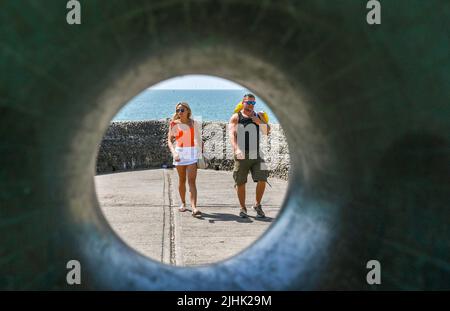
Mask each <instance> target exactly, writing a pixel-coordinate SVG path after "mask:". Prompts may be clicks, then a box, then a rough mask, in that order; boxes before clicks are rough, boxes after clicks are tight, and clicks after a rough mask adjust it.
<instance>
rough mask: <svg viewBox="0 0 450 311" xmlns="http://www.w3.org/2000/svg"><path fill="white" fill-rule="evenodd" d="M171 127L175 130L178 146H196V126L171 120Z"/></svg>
mask: <svg viewBox="0 0 450 311" xmlns="http://www.w3.org/2000/svg"><path fill="white" fill-rule="evenodd" d="M170 128H171V130H172V131H173V134H174V136H175V139H176V141H177V147H194V146H195V142H194V127H193V126H192V127H189V126H188V125H186V124H182V123H175V122H173V121H171V122H170Z"/></svg>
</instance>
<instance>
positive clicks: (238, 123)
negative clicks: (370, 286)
mask: <svg viewBox="0 0 450 311" xmlns="http://www.w3.org/2000/svg"><path fill="white" fill-rule="evenodd" d="M242 104H243V109H242V110H241V111H239V112H237V113H235V114H233V116H232V117H231V119H230V123H229V131H230V138H231V146H232V148H233V154H234V169H233V178H234V181H235V188H236V190H237V195H238V198H239V204H240V206H241V209H240V212H239V216H240V217H242V218H246V217H248V215H247V207H246V205H245V185H246V183H247V175H248V173H249V172H251V173H252V179H253V181H254V182H256V183H257V184H256V199H255V204H254V205H253V209H254V210H255V211H256V217H257V218H264V217H265V214H264V212H263V210H262V206H261V200H262V197H263V195H264V190H265V189H266V182H267V177H268V173H269V171H268V170H267V167H266V166H265V163H264V159H263V157H262V154H261V152H260V146H259V144H260V137H259V136H260V131H261V132H262V133H263V134H264V135H268V134H269V132H270V127H269V125H268V124H267V123H266V122H265V121H264V118H262V115H261V114H259V113H256V112H255V111H254V108H255V105H256V98H255V95H253V94H246V95H244V98H243V100H242Z"/></svg>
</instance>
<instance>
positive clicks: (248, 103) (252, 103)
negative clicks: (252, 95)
mask: <svg viewBox="0 0 450 311" xmlns="http://www.w3.org/2000/svg"><path fill="white" fill-rule="evenodd" d="M244 104H247V105H252V106H254V105H256V101H254V100H248V101H244Z"/></svg>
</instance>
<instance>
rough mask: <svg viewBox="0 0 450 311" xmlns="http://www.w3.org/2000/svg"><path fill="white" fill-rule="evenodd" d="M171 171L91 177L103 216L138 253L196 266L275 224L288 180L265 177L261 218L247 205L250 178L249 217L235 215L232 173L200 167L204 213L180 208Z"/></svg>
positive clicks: (200, 198) (227, 253)
mask: <svg viewBox="0 0 450 311" xmlns="http://www.w3.org/2000/svg"><path fill="white" fill-rule="evenodd" d="M177 177H178V176H177V173H176V171H175V170H172V169H151V170H140V171H128V172H119V173H112V174H104V175H97V176H96V177H95V183H96V191H97V196H98V199H99V201H100V205H101V207H102V211H103V214H104V215H105V217H106V219H107V220H108V221H109V223H110V224H111V226H112V228H113V230H114V231H115V232H116V233H118V235H119V236H120V237H121V238H122V239H123V240H124V241H125V242H126V243H127V244H128V245H129V246H131V247H132V248H134V249H135V250H137V251H138V252H140V253H142V254H144V255H146V256H148V257H150V258H152V259H154V260H157V261H160V262H163V263H166V264H173V265H177V266H195V265H204V264H209V263H212V262H217V261H220V260H224V259H226V258H229V257H231V256H233V255H235V254H237V253H239V252H240V251H241V250H243V249H245V248H246V247H247V246H249V245H250V244H252V243H253V242H254V241H255V240H256V239H257V238H258V237H259V236H261V234H263V232H264V231H265V230H266V229H267V228H268V227H269V226H270V225H271V223H273V222H274V221H275V219H276V216H277V214H278V212H279V210H280V207H281V204H282V202H283V199H284V195H285V192H286V188H287V182H286V181H284V180H281V179H277V178H269V183H270V184H271V185H272V187H270V186H269V185H267V187H266V192H265V196H264V198H263V202H262V203H263V209H264V211H265V213H266V218H265V219H257V218H255V216H256V212H255V211H254V210H253V209H251V206H252V204H253V202H254V197H255V186H256V184H255V183H253V181H252V180H251V175H249V176H248V180H249V182H248V183H247V200H246V202H247V209H248V214H249V216H250V217H249V218H246V219H243V218H240V217H239V216H238V213H239V204H238V199H237V196H236V192H235V190H234V188H233V178H232V173H231V172H227V171H214V170H198V176H197V189H198V203H197V205H198V208H199V210H201V211H202V213H203V214H202V217H199V218H195V217H192V216H191V213H190V205H189V191H188V189H189V188H188V186H187V185H186V186H187V193H186V202H187V207H188V211H186V212H179V211H178V206H179V205H180V199H179V195H178V189H177V185H178V178H177Z"/></svg>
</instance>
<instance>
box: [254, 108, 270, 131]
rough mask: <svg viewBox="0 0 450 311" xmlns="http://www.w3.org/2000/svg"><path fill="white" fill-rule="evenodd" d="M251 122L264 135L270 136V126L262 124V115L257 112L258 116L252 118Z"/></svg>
mask: <svg viewBox="0 0 450 311" xmlns="http://www.w3.org/2000/svg"><path fill="white" fill-rule="evenodd" d="M252 120H253V122H254V123H256V124H257V125H258V126H259V128H260V129H261V131H262V133H263V134H264V135H269V134H270V125H269V123H266V122H264V120H263V117H262V113H260V112H258V116H253V117H252Z"/></svg>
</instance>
